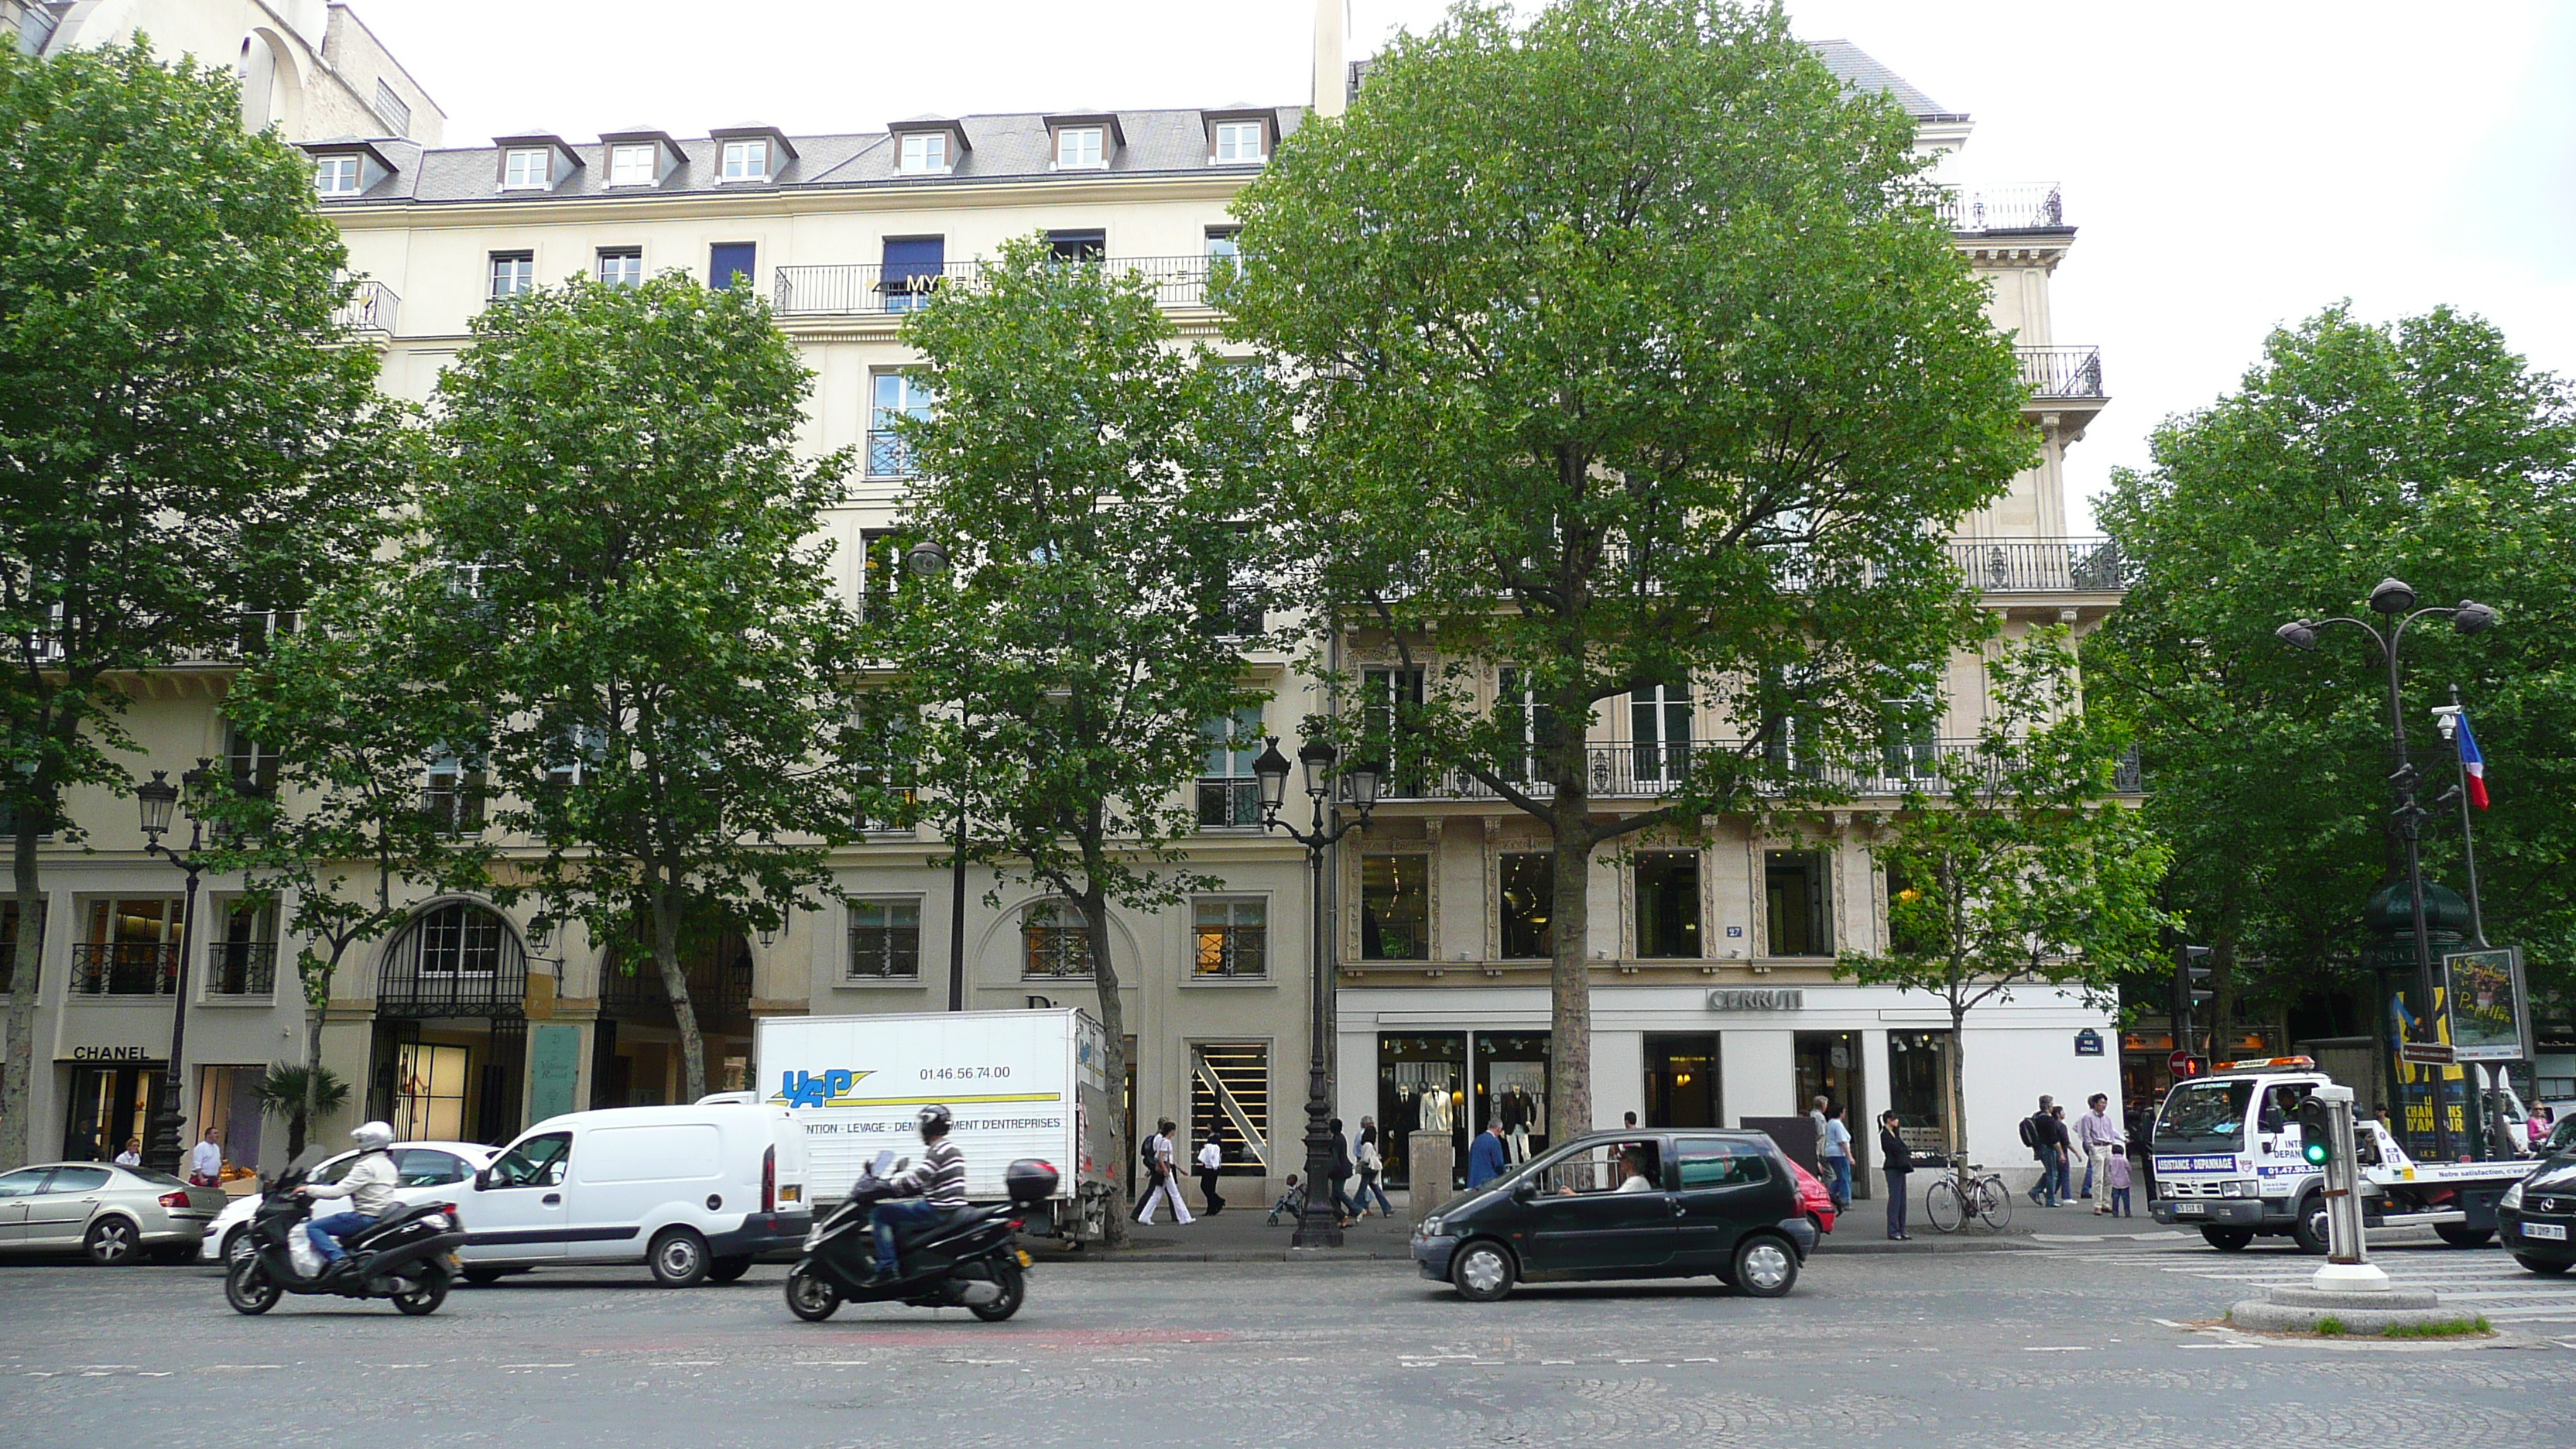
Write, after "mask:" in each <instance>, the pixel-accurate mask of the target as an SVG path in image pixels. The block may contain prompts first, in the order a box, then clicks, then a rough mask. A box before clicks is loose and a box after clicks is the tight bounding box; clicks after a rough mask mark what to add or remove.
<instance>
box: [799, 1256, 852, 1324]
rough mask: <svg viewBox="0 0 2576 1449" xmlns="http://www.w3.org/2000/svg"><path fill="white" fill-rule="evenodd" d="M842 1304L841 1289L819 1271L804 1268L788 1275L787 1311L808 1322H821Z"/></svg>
mask: <svg viewBox="0 0 2576 1449" xmlns="http://www.w3.org/2000/svg"><path fill="white" fill-rule="evenodd" d="M840 1306H841V1290H840V1289H838V1288H835V1287H833V1286H832V1285H831V1282H830V1281H829V1280H828V1279H826V1278H824V1277H823V1275H821V1274H819V1273H810V1272H807V1271H806V1270H804V1269H803V1268H799V1269H797V1270H796V1271H795V1272H793V1273H790V1274H788V1275H787V1311H788V1312H790V1313H793V1314H795V1315H796V1316H797V1317H799V1318H801V1319H804V1320H805V1321H806V1322H807V1323H820V1322H822V1321H823V1320H824V1319H826V1318H829V1317H831V1316H832V1312H833V1310H834V1309H837V1308H839V1307H840Z"/></svg>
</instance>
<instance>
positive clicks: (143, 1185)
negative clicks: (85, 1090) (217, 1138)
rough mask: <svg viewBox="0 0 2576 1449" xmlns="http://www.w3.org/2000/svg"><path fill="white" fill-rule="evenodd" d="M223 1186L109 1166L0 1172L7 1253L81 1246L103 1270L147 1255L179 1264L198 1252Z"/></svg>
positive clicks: (58, 1165)
mask: <svg viewBox="0 0 2576 1449" xmlns="http://www.w3.org/2000/svg"><path fill="white" fill-rule="evenodd" d="M226 1201H227V1199H226V1197H225V1196H224V1192H223V1189H221V1188H214V1187H190V1186H189V1185H188V1184H186V1183H184V1182H181V1181H180V1180H179V1179H177V1178H175V1177H172V1176H171V1175H170V1174H168V1173H166V1172H154V1171H152V1170H151V1169H149V1168H143V1167H113V1166H110V1165H108V1164H107V1163H104V1162H48V1163H40V1164H38V1165H36V1166H33V1167H22V1168H19V1169H18V1170H17V1171H15V1172H10V1173H0V1253H50V1252H61V1251H65V1250H67V1249H78V1250H79V1251H80V1252H81V1253H82V1254H83V1255H84V1256H86V1257H87V1258H88V1259H89V1260H90V1261H91V1262H93V1263H96V1264H99V1265H101V1266H102V1267H112V1266H115V1265H117V1264H121V1263H131V1262H133V1261H134V1260H135V1259H136V1258H138V1257H141V1256H143V1255H144V1254H147V1253H148V1254H150V1255H151V1256H153V1257H155V1258H158V1259H161V1260H163V1261H169V1262H178V1261H184V1260H186V1259H189V1258H193V1257H195V1256H196V1255H197V1244H198V1241H199V1240H200V1239H202V1238H203V1237H205V1235H206V1225H207V1224H208V1223H211V1222H213V1221H214V1220H215V1214H216V1213H218V1212H221V1211H223V1208H224V1204H225V1202H226Z"/></svg>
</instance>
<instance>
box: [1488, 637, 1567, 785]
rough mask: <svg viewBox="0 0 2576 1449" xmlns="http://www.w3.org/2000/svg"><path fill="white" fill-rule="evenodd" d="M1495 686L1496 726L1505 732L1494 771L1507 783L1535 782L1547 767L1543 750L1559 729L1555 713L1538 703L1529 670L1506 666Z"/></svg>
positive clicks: (1549, 706) (1554, 710)
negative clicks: (1543, 746)
mask: <svg viewBox="0 0 2576 1449" xmlns="http://www.w3.org/2000/svg"><path fill="white" fill-rule="evenodd" d="M1496 686H1497V687H1496V689H1495V691H1494V723H1495V724H1496V725H1499V726H1500V727H1501V728H1502V733H1503V748H1502V751H1501V753H1500V756H1499V757H1498V758H1497V759H1496V760H1495V761H1494V765H1495V768H1496V769H1497V770H1499V771H1500V772H1501V774H1502V775H1503V776H1504V778H1506V779H1511V780H1535V779H1537V778H1538V777H1539V775H1540V773H1541V771H1542V770H1543V769H1544V766H1545V762H1544V761H1543V760H1542V759H1541V758H1540V754H1539V752H1540V747H1541V745H1542V744H1543V743H1544V742H1545V740H1546V739H1547V737H1548V736H1549V735H1550V734H1552V733H1554V732H1555V729H1556V709H1555V707H1554V706H1552V705H1547V704H1542V703H1540V702H1539V697H1538V694H1537V692H1536V691H1535V690H1533V689H1531V688H1530V683H1529V671H1528V670H1525V669H1521V668H1518V667H1517V666H1514V665H1509V664H1506V665H1504V666H1503V668H1502V671H1501V673H1500V675H1499V677H1498V678H1497V680H1496Z"/></svg>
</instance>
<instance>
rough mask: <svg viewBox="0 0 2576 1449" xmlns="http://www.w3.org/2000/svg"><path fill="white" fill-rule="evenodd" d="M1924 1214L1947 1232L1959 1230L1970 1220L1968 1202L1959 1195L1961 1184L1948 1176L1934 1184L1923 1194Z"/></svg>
mask: <svg viewBox="0 0 2576 1449" xmlns="http://www.w3.org/2000/svg"><path fill="white" fill-rule="evenodd" d="M1923 1216H1925V1217H1927V1218H1930V1219H1931V1220H1932V1226H1934V1227H1936V1228H1939V1229H1940V1230H1941V1231H1943V1232H1945V1233H1955V1232H1957V1231H1958V1230H1959V1227H1960V1225H1961V1224H1962V1223H1965V1222H1966V1221H1967V1220H1968V1214H1967V1203H1966V1202H1965V1200H1963V1199H1962V1198H1961V1197H1960V1196H1959V1184H1958V1183H1957V1182H1956V1181H1954V1180H1953V1179H1950V1178H1947V1177H1945V1178H1942V1179H1941V1180H1940V1181H1939V1182H1936V1183H1934V1184H1932V1186H1931V1188H1930V1190H1929V1191H1927V1192H1925V1193H1924V1194H1923Z"/></svg>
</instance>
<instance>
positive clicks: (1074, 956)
mask: <svg viewBox="0 0 2576 1449" xmlns="http://www.w3.org/2000/svg"><path fill="white" fill-rule="evenodd" d="M1020 946H1021V957H1022V965H1021V968H1020V969H1021V974H1022V975H1024V976H1089V975H1090V974H1091V928H1090V927H1089V926H1088V925H1086V924H1085V923H1084V922H1083V919H1082V913H1081V912H1080V911H1077V910H1075V909H1074V908H1073V903H1072V902H1070V901H1040V902H1038V903H1037V904H1036V905H1033V906H1031V907H1029V909H1028V912H1027V914H1025V915H1023V916H1022V917H1021V918H1020Z"/></svg>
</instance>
